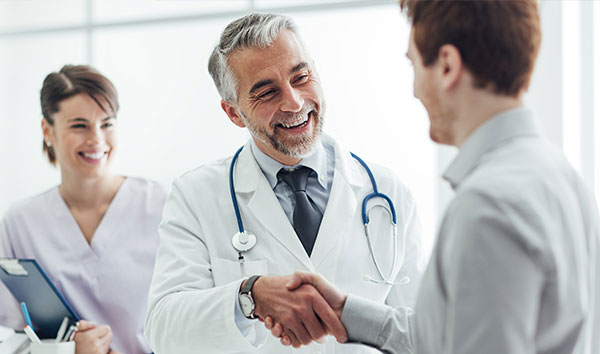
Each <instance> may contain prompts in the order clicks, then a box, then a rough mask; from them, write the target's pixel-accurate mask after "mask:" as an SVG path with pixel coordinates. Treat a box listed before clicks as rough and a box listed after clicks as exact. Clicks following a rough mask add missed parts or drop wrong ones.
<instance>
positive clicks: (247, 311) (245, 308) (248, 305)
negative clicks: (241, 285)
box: [240, 294, 254, 317]
mask: <svg viewBox="0 0 600 354" xmlns="http://www.w3.org/2000/svg"><path fill="white" fill-rule="evenodd" d="M240 307H241V308H242V313H243V314H244V316H246V317H250V316H252V315H253V312H254V301H252V298H251V297H250V295H248V294H240Z"/></svg>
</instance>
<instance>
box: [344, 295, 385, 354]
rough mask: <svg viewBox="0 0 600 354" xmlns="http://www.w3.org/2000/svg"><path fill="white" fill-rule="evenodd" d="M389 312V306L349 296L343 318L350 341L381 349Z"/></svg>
mask: <svg viewBox="0 0 600 354" xmlns="http://www.w3.org/2000/svg"><path fill="white" fill-rule="evenodd" d="M387 311H388V309H387V306H382V305H381V304H379V303H376V302H373V301H370V300H367V299H364V298H361V297H358V296H355V295H351V294H349V295H348V298H347V299H346V303H345V304H344V310H343V311H342V317H341V320H342V324H343V325H344V327H345V328H346V331H347V332H348V341H349V342H359V343H364V344H367V345H370V346H373V347H376V348H380V347H381V346H382V345H383V341H382V340H380V334H381V329H382V327H383V325H384V322H385V318H386V312H387Z"/></svg>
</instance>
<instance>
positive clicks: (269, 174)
mask: <svg viewBox="0 0 600 354" xmlns="http://www.w3.org/2000/svg"><path fill="white" fill-rule="evenodd" d="M250 142H251V145H250V146H251V148H252V155H254V158H255V159H256V162H257V163H258V166H259V167H260V169H261V170H262V172H263V174H264V175H265V177H266V178H267V181H269V184H270V185H271V188H275V186H276V185H277V182H278V180H277V173H278V172H279V170H281V169H282V168H285V169H290V168H295V167H299V166H306V167H309V168H310V169H312V170H313V171H315V173H316V174H317V180H318V181H319V184H320V185H321V186H322V187H323V188H325V189H326V188H327V181H326V178H327V156H326V153H325V149H324V148H323V143H322V142H321V140H319V142H318V144H317V148H316V150H315V151H314V152H313V153H312V154H311V155H310V156H307V157H305V158H303V159H302V160H300V162H299V163H298V164H296V165H294V166H287V165H284V164H282V163H280V162H278V161H276V160H275V159H273V158H272V157H270V156H269V155H267V154H265V153H264V152H262V151H261V150H260V149H259V148H258V146H257V145H256V143H255V142H254V139H252V138H251V139H250Z"/></svg>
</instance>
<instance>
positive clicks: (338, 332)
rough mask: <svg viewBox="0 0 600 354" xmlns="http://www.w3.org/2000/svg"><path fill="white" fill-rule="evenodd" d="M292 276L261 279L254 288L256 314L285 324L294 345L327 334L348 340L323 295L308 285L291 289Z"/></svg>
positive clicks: (341, 339)
mask: <svg viewBox="0 0 600 354" xmlns="http://www.w3.org/2000/svg"><path fill="white" fill-rule="evenodd" d="M291 279H292V278H291V276H285V277H273V276H265V277H261V278H259V279H258V280H257V281H256V283H254V287H253V288H252V297H253V298H254V302H255V304H256V308H255V311H254V312H255V314H256V315H258V316H259V317H260V318H261V319H265V318H266V317H267V316H268V317H270V318H272V319H273V320H274V321H276V322H278V323H282V324H283V325H284V329H283V333H284V335H285V336H287V338H288V339H289V341H290V345H292V346H293V347H294V348H298V347H300V346H301V345H303V344H309V343H311V342H312V341H316V340H319V339H320V338H321V337H323V336H325V335H326V334H327V333H331V334H333V335H334V336H335V337H336V338H338V340H340V341H346V339H345V338H346V337H347V334H346V330H345V329H344V327H343V326H342V323H341V322H340V320H339V318H338V317H337V316H336V314H335V312H334V311H333V310H332V309H331V307H330V306H329V305H328V304H327V302H326V301H325V299H323V296H321V294H319V292H318V291H317V290H316V289H315V288H314V287H313V286H311V285H307V284H302V285H298V286H297V288H296V289H295V290H294V291H290V290H289V289H287V288H286V284H287V283H289V282H290V280H291ZM317 313H318V314H319V315H318V316H317Z"/></svg>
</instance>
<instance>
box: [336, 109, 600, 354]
mask: <svg viewBox="0 0 600 354" xmlns="http://www.w3.org/2000/svg"><path fill="white" fill-rule="evenodd" d="M444 178H445V179H446V180H448V181H449V182H450V184H451V185H452V187H453V188H454V189H455V191H456V193H457V194H456V197H455V199H454V200H453V201H452V203H451V204H450V206H449V207H448V211H447V213H446V215H445V217H444V219H443V222H442V224H441V226H440V231H439V235H438V240H437V244H436V246H435V249H434V251H433V255H432V259H431V262H430V264H429V266H428V269H427V271H426V273H425V276H424V278H423V282H422V285H421V289H420V291H419V296H418V301H417V306H416V309H415V312H416V313H415V315H414V317H412V319H413V320H414V321H411V322H410V323H409V324H407V323H405V322H402V321H399V319H403V318H404V317H405V315H404V314H402V312H403V311H406V309H391V308H389V307H385V306H381V305H378V304H372V303H369V302H366V301H364V300H362V299H358V298H356V297H353V296H349V298H348V301H347V303H346V306H345V308H344V313H343V315H342V322H343V323H344V325H345V326H346V327H347V329H348V333H349V336H350V338H351V339H354V340H356V341H362V342H365V343H369V344H371V345H374V346H376V347H379V348H380V349H382V350H383V351H385V352H389V353H404V352H411V351H410V348H409V346H410V344H411V338H406V336H402V334H401V332H399V331H398V330H397V328H402V327H404V326H407V325H410V327H411V331H413V333H412V337H413V338H412V345H413V346H414V352H416V353H419V354H449V353H461V354H513V353H515V354H517V353H519V354H521V353H522V354H527V353H538V354H541V353H544V354H564V353H582V354H597V353H600V263H599V259H598V257H600V226H599V225H600V224H599V221H598V212H597V208H596V205H595V202H594V200H593V196H592V193H591V192H590V191H588V190H586V188H585V187H584V184H583V182H582V180H581V178H580V177H579V175H578V174H577V173H576V172H575V171H574V170H573V168H572V167H571V166H570V165H569V163H568V162H567V161H566V159H565V158H564V156H563V154H562V152H560V151H559V150H558V149H556V148H555V147H554V146H552V145H551V144H550V143H548V142H547V141H545V140H544V139H543V138H542V137H541V136H540V134H539V133H538V129H537V128H536V126H535V124H534V120H533V118H532V117H531V114H530V113H529V111H527V110H525V109H522V108H520V109H514V110H509V111H506V112H504V113H502V114H499V115H498V116H496V117H494V118H492V119H491V120H489V121H487V122H486V123H484V124H483V125H482V126H481V127H479V128H478V129H477V130H476V131H475V132H474V133H473V134H471V136H470V137H469V138H468V139H467V140H466V141H465V143H464V144H463V146H462V147H461V148H460V153H459V155H458V156H457V158H456V159H455V160H454V162H453V163H452V164H451V165H450V166H449V168H448V169H447V171H446V173H445V174H444ZM400 315H402V316H400Z"/></svg>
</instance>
